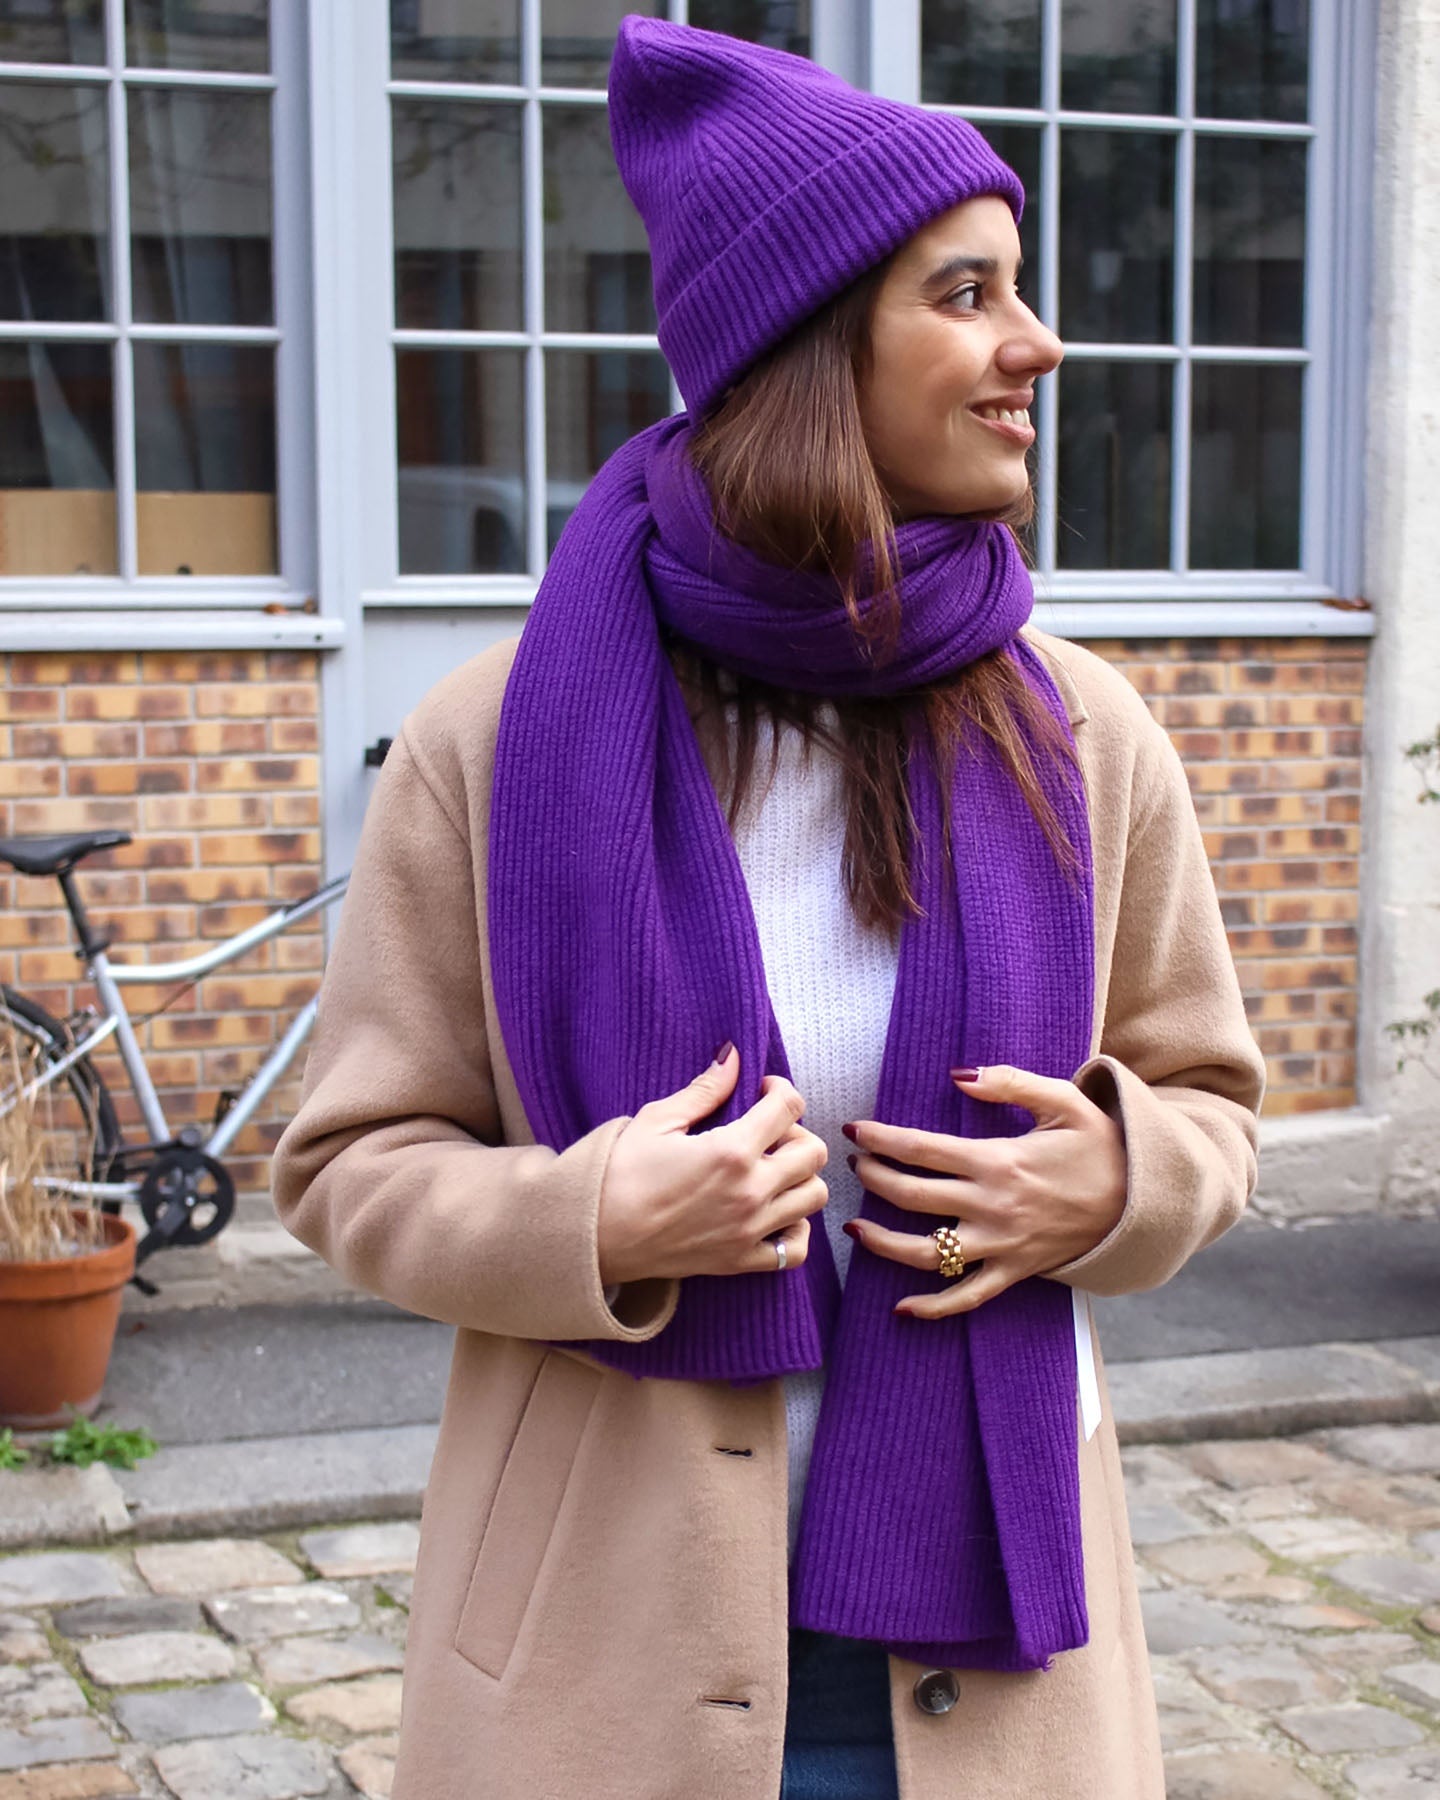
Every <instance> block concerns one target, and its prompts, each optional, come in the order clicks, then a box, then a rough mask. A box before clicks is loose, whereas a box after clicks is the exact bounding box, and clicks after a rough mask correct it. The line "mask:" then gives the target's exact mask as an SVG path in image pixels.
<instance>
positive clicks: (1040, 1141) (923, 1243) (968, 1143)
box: [845, 1064, 1127, 1319]
mask: <svg viewBox="0 0 1440 1800" xmlns="http://www.w3.org/2000/svg"><path fill="white" fill-rule="evenodd" d="M956 1086H957V1087H959V1088H960V1090H961V1091H962V1092H963V1093H966V1094H972V1095H973V1096H974V1097H975V1098H976V1099H977V1100H991V1101H995V1102H997V1103H999V1104H1003V1105H1009V1106H1019V1107H1023V1108H1024V1109H1025V1111H1026V1112H1029V1113H1032V1114H1033V1115H1034V1118H1035V1128H1034V1130H1033V1131H1027V1132H1026V1133H1025V1135H1024V1136H1023V1137H1010V1138H962V1137H950V1136H948V1135H947V1134H946V1133H944V1132H937V1131H911V1130H907V1129H906V1128H905V1127H904V1126H900V1125H882V1124H880V1123H879V1122H878V1121H876V1120H874V1119H867V1120H861V1121H860V1122H858V1123H857V1124H855V1125H852V1126H847V1127H846V1136H847V1137H849V1138H850V1139H851V1141H852V1142H853V1143H854V1145H855V1147H856V1156H855V1158H854V1163H855V1172H856V1174H857V1175H858V1176H859V1177H860V1179H861V1181H862V1182H863V1183H864V1184H865V1186H866V1187H867V1188H868V1189H869V1191H870V1192H871V1193H872V1194H878V1195H879V1197H880V1198H881V1199H882V1200H888V1201H890V1202H891V1204H892V1205H894V1206H899V1207H903V1208H904V1209H905V1210H906V1211H907V1212H915V1213H925V1214H929V1215H931V1216H938V1217H940V1218H943V1219H945V1220H946V1221H947V1222H948V1221H949V1220H951V1219H953V1220H954V1221H955V1225H954V1227H953V1229H954V1230H955V1232H956V1234H957V1236H958V1237H959V1238H960V1241H961V1246H962V1248H963V1250H964V1254H965V1261H966V1263H967V1264H969V1263H979V1262H983V1263H984V1265H985V1266H984V1267H983V1268H982V1269H977V1270H976V1271H975V1273H974V1274H973V1275H966V1276H964V1277H963V1278H960V1279H957V1280H956V1281H954V1282H952V1283H951V1285H950V1286H949V1287H947V1288H946V1289H945V1290H944V1291H943V1293H939V1294H916V1295H912V1296H911V1297H910V1298H909V1299H906V1300H902V1301H901V1302H900V1303H899V1304H898V1305H897V1306H896V1308H895V1311H896V1312H897V1313H904V1314H906V1315H908V1316H910V1317H912V1318H917V1319H944V1318H949V1317H951V1316H952V1315H953V1314H955V1313H964V1312H973V1311H974V1310H975V1308H976V1307H977V1306H983V1305H984V1303H985V1302H986V1301H987V1300H993V1299H994V1297H995V1296H996V1294H1000V1293H1003V1292H1004V1291H1005V1289H1006V1288H1008V1287H1010V1286H1012V1285H1013V1283H1015V1282H1017V1281H1023V1280H1024V1279H1025V1278H1026V1276H1028V1275H1043V1274H1045V1273H1046V1272H1047V1271H1049V1270H1051V1269H1058V1268H1062V1267H1063V1266H1064V1265H1065V1264H1066V1263H1068V1262H1073V1261H1074V1260H1075V1259H1076V1257H1079V1256H1083V1255H1084V1254H1085V1253H1086V1251H1088V1250H1093V1249H1094V1247H1095V1246H1096V1244H1098V1243H1099V1242H1100V1240H1101V1239H1102V1238H1103V1237H1105V1236H1106V1235H1107V1234H1108V1233H1109V1232H1110V1231H1111V1230H1112V1229H1113V1228H1114V1226H1115V1225H1116V1224H1117V1223H1118V1221H1119V1218H1120V1215H1121V1213H1122V1212H1123V1211H1124V1210H1125V1191H1126V1169H1127V1165H1126V1155H1125V1138H1124V1134H1123V1132H1122V1131H1121V1129H1120V1126H1119V1125H1118V1124H1117V1123H1116V1121H1115V1120H1114V1119H1112V1118H1110V1116H1109V1115H1108V1114H1107V1113H1105V1112H1102V1111H1101V1109H1100V1108H1099V1107H1098V1106H1096V1104H1095V1103H1094V1101H1093V1100H1090V1099H1088V1098H1087V1097H1086V1096H1085V1095H1084V1094H1082V1093H1081V1092H1080V1090H1079V1088H1077V1087H1076V1086H1075V1084H1074V1083H1073V1082H1070V1081H1056V1080H1053V1079H1051V1078H1050V1077H1048V1076H1044V1075H1032V1074H1030V1073H1028V1072H1027V1071H1026V1070H1024V1069H1012V1068H1008V1067H1005V1066H1004V1065H998V1064H997V1065H996V1066H995V1067H993V1068H989V1069H981V1070H980V1071H979V1072H978V1074H977V1077H976V1079H975V1080H973V1081H970V1080H956ZM882 1158H884V1159H886V1160H884V1161H882V1160H881V1159H882ZM892 1163H903V1164H906V1165H908V1166H909V1168H910V1169H923V1170H925V1171H926V1173H924V1174H920V1175H917V1174H913V1173H908V1172H903V1171H902V1170H900V1169H896V1168H892V1167H891V1166H890V1165H891V1164H892ZM845 1229H846V1231H848V1232H849V1233H850V1235H851V1236H852V1237H853V1238H854V1239H855V1240H856V1242H857V1243H860V1244H862V1245H863V1246H864V1247H865V1249H867V1250H868V1251H870V1252H871V1254H872V1255H875V1256H887V1257H889V1258H890V1259H891V1260H892V1261H894V1262H900V1263H905V1264H907V1265H908V1266H909V1267H910V1268H912V1269H926V1270H929V1271H930V1272H931V1273H934V1272H935V1271H936V1270H937V1269H938V1268H939V1265H940V1252H939V1249H938V1247H937V1245H936V1243H935V1239H934V1238H933V1237H931V1236H929V1235H924V1236H921V1235H917V1234H914V1233H911V1232H903V1231H890V1230H888V1229H887V1228H886V1227H885V1226H883V1225H876V1224H874V1223H873V1222H872V1221H871V1220H869V1219H853V1220H851V1222H850V1223H849V1224H848V1225H847V1226H846V1227H845Z"/></svg>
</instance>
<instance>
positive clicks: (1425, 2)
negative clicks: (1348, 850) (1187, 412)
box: [1360, 0, 1440, 1210]
mask: <svg viewBox="0 0 1440 1800" xmlns="http://www.w3.org/2000/svg"><path fill="white" fill-rule="evenodd" d="M1375 116H1376V154H1375V190H1374V199H1375V205H1374V221H1373V230H1374V252H1375V255H1374V265H1373V267H1374V276H1373V280H1374V286H1373V290H1372V291H1373V303H1372V319H1371V334H1370V358H1371V360H1370V409H1369V419H1370V427H1369V443H1368V469H1367V483H1366V488H1367V506H1366V534H1365V535H1366V558H1365V579H1366V588H1365V592H1366V595H1367V597H1368V598H1369V599H1370V600H1371V601H1372V602H1373V604H1374V606H1375V609H1376V615H1377V620H1378V626H1379V630H1378V635H1377V637H1376V640H1375V650H1374V660H1373V663H1372V667H1371V677H1370V691H1369V695H1368V698H1367V706H1366V718H1367V750H1366V780H1367V783H1368V792H1367V798H1366V807H1365V818H1364V832H1365V838H1366V843H1367V848H1366V853H1365V861H1366V891H1365V895H1364V917H1365V936H1364V945H1363V956H1364V961H1363V966H1362V993H1363V1006H1364V1013H1363V1016H1362V1019H1361V1034H1360V1036H1361V1049H1362V1064H1361V1083H1362V1089H1361V1092H1362V1099H1363V1102H1364V1105H1365V1108H1366V1110H1367V1111H1368V1112H1370V1113H1371V1114H1373V1115H1378V1116H1379V1117H1380V1118H1381V1119H1382V1120H1383V1121H1384V1122H1385V1123H1384V1131H1383V1140H1382V1145H1383V1147H1382V1150H1381V1154H1380V1155H1379V1157H1378V1158H1377V1161H1378V1165H1379V1166H1378V1167H1377V1170H1376V1178H1377V1187H1378V1196H1377V1197H1378V1199H1379V1200H1380V1202H1381V1203H1382V1204H1383V1205H1384V1206H1385V1207H1386V1208H1387V1209H1407V1210H1408V1209H1410V1208H1413V1207H1418V1206H1426V1207H1434V1208H1437V1209H1440V1078H1437V1077H1436V1076H1432V1075H1430V1074H1429V1073H1427V1072H1426V1071H1425V1070H1423V1069H1418V1068H1412V1069H1409V1070H1407V1071H1406V1073H1405V1074H1404V1075H1399V1074H1397V1073H1396V1068H1395V1060H1396V1059H1395V1049H1394V1046H1393V1044H1392V1043H1391V1041H1390V1040H1389V1039H1388V1038H1386V1037H1385V1035H1384V1031H1383V1027H1384V1025H1385V1023H1386V1022H1387V1021H1388V1020H1393V1019H1397V1018H1402V1017H1408V1016H1410V1015H1412V1014H1414V1013H1416V1012H1418V1010H1419V1002H1420V999H1421V996H1422V995H1423V994H1425V993H1426V992H1428V991H1429V990H1431V989H1433V988H1436V987H1440V807H1437V806H1426V807H1422V806H1419V805H1417V804H1416V793H1417V783H1416V780H1415V776H1414V773H1413V771H1412V769H1411V768H1410V766H1409V765H1408V764H1407V763H1406V762H1405V761H1404V758H1403V754H1402V752H1403V748H1404V746H1405V745H1406V744H1408V743H1412V742H1414V741H1415V740H1417V739H1420V738H1424V737H1427V736H1429V735H1430V733H1431V732H1433V731H1434V730H1435V728H1436V726H1437V724H1440V0H1381V5H1380V41H1379V58H1378V83H1377V105H1376V109H1375ZM1433 1060H1434V1061H1435V1062H1436V1063H1437V1064H1440V1047H1437V1054H1436V1056H1435V1058H1434V1059H1433Z"/></svg>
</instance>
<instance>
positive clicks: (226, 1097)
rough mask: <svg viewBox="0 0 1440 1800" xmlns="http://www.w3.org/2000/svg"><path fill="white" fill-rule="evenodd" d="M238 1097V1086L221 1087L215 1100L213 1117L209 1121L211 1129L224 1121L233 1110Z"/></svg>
mask: <svg viewBox="0 0 1440 1800" xmlns="http://www.w3.org/2000/svg"><path fill="white" fill-rule="evenodd" d="M239 1098H240V1090H239V1088H221V1090H220V1092H219V1095H218V1096H217V1098H216V1101H215V1117H214V1118H213V1119H212V1120H211V1122H210V1129H211V1130H212V1131H214V1130H216V1129H217V1128H218V1127H219V1126H220V1125H222V1124H223V1123H224V1122H225V1119H226V1117H227V1116H228V1115H229V1114H230V1113H231V1112H233V1111H234V1109H235V1105H236V1103H237V1101H238V1100H239Z"/></svg>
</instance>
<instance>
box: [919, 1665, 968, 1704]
mask: <svg viewBox="0 0 1440 1800" xmlns="http://www.w3.org/2000/svg"><path fill="white" fill-rule="evenodd" d="M959 1698H960V1683H959V1682H958V1681H957V1680H956V1679H955V1671H954V1670H953V1669H927V1670H926V1671H925V1673H924V1674H923V1675H922V1676H921V1677H920V1679H919V1680H918V1681H917V1682H916V1683H915V1704H916V1705H917V1706H918V1707H919V1708H920V1710H921V1712H923V1713H947V1712H949V1710H950V1708H951V1707H952V1706H953V1705H954V1704H955V1702H956V1701H957V1700H958V1699H959Z"/></svg>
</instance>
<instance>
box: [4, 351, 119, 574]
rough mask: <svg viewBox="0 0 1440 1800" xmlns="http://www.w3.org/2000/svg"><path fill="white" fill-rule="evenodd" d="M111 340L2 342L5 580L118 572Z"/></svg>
mask: <svg viewBox="0 0 1440 1800" xmlns="http://www.w3.org/2000/svg"><path fill="white" fill-rule="evenodd" d="M110 370H111V364H110V346H109V345H108V344H40V343H30V344H0V575H113V574H114V573H115V570H116V561H115V454H114V432H113V428H112V426H111V403H112V393H111V374H110Z"/></svg>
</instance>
